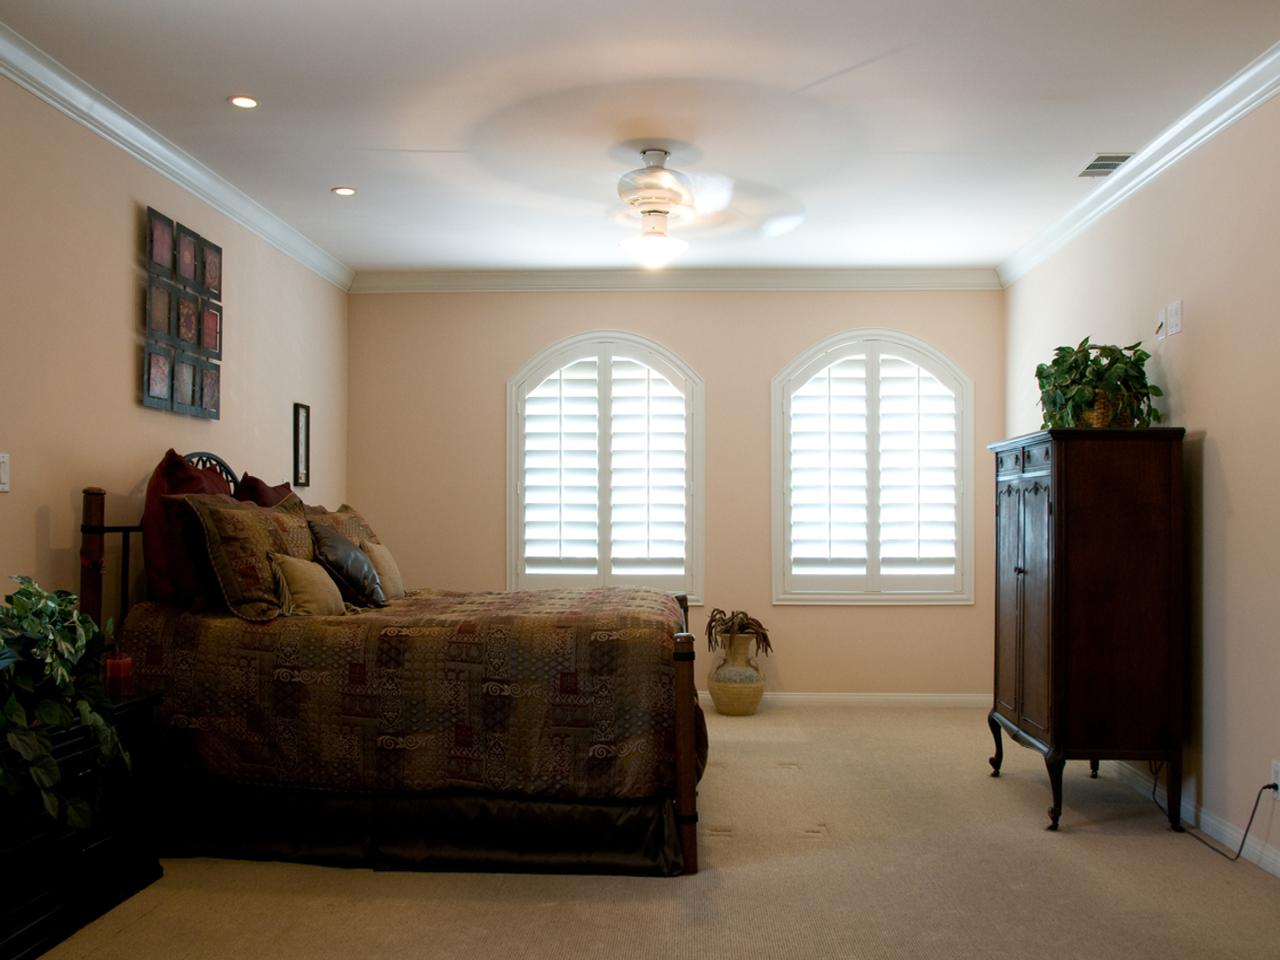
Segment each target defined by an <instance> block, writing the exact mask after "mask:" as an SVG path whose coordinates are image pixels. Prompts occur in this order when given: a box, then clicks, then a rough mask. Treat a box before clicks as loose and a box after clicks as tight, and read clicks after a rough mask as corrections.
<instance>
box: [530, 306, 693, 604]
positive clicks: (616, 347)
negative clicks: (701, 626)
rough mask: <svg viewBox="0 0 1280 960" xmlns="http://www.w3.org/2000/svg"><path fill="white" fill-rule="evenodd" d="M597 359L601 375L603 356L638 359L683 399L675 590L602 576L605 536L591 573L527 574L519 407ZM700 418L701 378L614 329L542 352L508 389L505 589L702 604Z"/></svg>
mask: <svg viewBox="0 0 1280 960" xmlns="http://www.w3.org/2000/svg"><path fill="white" fill-rule="evenodd" d="M591 356H598V357H599V358H600V360H601V363H602V366H601V368H600V369H606V368H607V364H606V363H605V358H606V357H613V356H623V357H628V358H631V359H634V360H637V361H639V362H641V363H643V364H645V365H646V366H648V367H650V368H652V369H653V370H656V371H657V372H658V373H660V374H661V375H662V376H664V377H666V378H667V380H669V381H670V382H671V383H672V384H673V385H674V386H675V387H676V389H678V390H679V391H680V392H681V393H682V394H683V395H684V398H685V418H686V419H685V427H686V434H685V436H686V450H685V471H686V472H685V477H686V487H685V489H686V502H685V530H686V540H685V573H684V576H683V578H682V579H681V581H680V582H678V583H676V582H673V581H672V580H670V579H668V578H665V577H656V578H652V579H651V578H648V577H643V576H633V577H625V576H621V575H614V574H612V573H611V572H609V569H608V567H609V563H608V560H609V558H608V556H607V551H608V548H607V544H608V543H609V532H608V531H607V530H606V529H601V530H600V531H599V536H600V543H601V547H602V550H601V552H602V554H606V555H602V556H601V557H599V558H598V559H599V566H598V570H597V572H596V573H595V574H559V575H556V574H552V575H547V574H526V573H525V572H524V570H523V566H524V564H523V562H522V561H523V558H524V523H523V518H524V489H523V483H524V480H523V469H522V468H523V464H524V400H525V398H526V396H527V395H528V394H529V393H530V391H532V390H533V389H535V388H536V387H537V386H539V385H540V384H541V383H542V382H543V381H544V380H545V379H546V378H547V377H548V376H550V375H551V374H552V373H554V372H556V371H557V370H560V369H562V368H563V367H565V366H567V365H569V364H571V363H573V362H575V361H577V360H582V359H585V358H587V357H591ZM606 393H607V391H602V396H601V401H600V404H601V405H600V408H599V410H600V412H599V417H600V423H601V429H600V435H599V436H600V443H601V447H602V449H604V448H605V447H607V445H608V441H609V433H608V431H607V430H606V429H605V428H604V426H603V425H604V424H605V423H607V422H608V412H609V409H610V407H609V399H608V398H607V396H605V395H604V394H606ZM704 423H705V414H704V385H703V380H702V378H701V377H700V376H699V375H698V374H697V373H696V372H695V371H694V370H693V368H691V367H690V366H689V365H688V364H687V363H685V362H684V361H683V360H682V359H680V357H678V356H677V355H676V354H674V353H673V352H671V351H670V350H668V349H667V348H666V347H664V346H662V345H661V344H660V343H657V342H656V341H654V340H650V339H648V338H646V337H641V336H638V335H636V334H632V333H625V332H622V331H616V330H606V331H592V332H589V333H583V334H579V335H577V336H572V337H568V338H566V339H564V340H560V341H558V342H556V343H553V344H552V345H551V346H549V347H547V348H546V349H545V350H543V351H542V352H541V353H539V354H538V355H537V356H535V357H534V358H533V359H531V360H530V361H529V362H528V363H526V364H525V365H524V366H523V367H521V368H520V370H519V371H517V372H516V374H515V375H514V376H513V377H512V378H511V379H510V380H509V381H508V382H507V589H508V590H528V589H537V588H539V587H563V586H582V587H589V586H615V585H617V586H621V585H629V586H653V587H654V588H655V589H663V590H668V589H669V590H672V591H673V592H679V593H684V594H686V595H687V596H688V598H689V603H691V604H695V605H697V604H701V603H702V576H703V556H704V532H703V531H704V525H705V520H704V513H705V510H704V505H705V483H704V476H705V459H706V453H705V439H704V438H705V428H704ZM599 482H600V493H599V495H600V497H601V499H602V500H606V501H607V499H608V495H609V479H608V471H607V469H606V468H605V465H604V462H602V464H601V470H600V481H599Z"/></svg>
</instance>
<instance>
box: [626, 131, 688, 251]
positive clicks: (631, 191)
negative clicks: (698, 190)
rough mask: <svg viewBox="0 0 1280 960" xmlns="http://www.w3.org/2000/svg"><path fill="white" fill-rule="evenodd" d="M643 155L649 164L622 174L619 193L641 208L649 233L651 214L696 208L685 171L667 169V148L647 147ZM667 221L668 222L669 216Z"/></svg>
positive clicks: (646, 230) (634, 205)
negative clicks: (681, 208)
mask: <svg viewBox="0 0 1280 960" xmlns="http://www.w3.org/2000/svg"><path fill="white" fill-rule="evenodd" d="M640 155H641V156H642V157H643V158H644V161H645V166H643V167H639V168H637V169H635V170H632V171H630V172H629V173H625V174H623V175H622V179H621V180H619V181H618V196H619V197H621V198H622V200H623V202H625V203H626V204H627V205H628V206H630V207H632V208H634V209H636V210H639V211H640V214H641V216H642V218H643V219H644V221H645V223H646V226H645V232H650V231H649V227H648V223H649V222H650V218H649V217H648V216H646V215H647V214H652V213H661V214H664V215H665V214H669V213H671V211H672V210H673V209H674V208H676V207H686V208H690V207H692V206H693V190H692V189H690V186H689V183H688V181H687V180H686V179H685V178H684V176H683V175H682V174H680V173H678V172H676V171H675V170H668V169H666V167H665V164H666V162H667V156H668V154H667V151H666V150H659V149H652V150H644V151H641V154H640ZM663 220H664V222H665V216H664V218H663Z"/></svg>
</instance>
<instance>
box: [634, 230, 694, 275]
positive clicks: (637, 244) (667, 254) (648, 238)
mask: <svg viewBox="0 0 1280 960" xmlns="http://www.w3.org/2000/svg"><path fill="white" fill-rule="evenodd" d="M619 246H621V247H622V249H623V250H625V251H627V253H628V254H630V255H631V256H632V257H634V258H635V259H636V261H637V262H638V263H639V264H640V266H642V267H644V268H645V269H646V270H661V269H662V268H663V267H665V266H666V265H667V264H669V263H670V262H671V261H672V260H674V259H675V258H676V257H678V256H680V254H682V253H684V252H685V251H686V250H687V249H689V244H688V243H686V242H685V241H683V240H681V239H680V238H679V237H668V236H667V235H666V234H662V233H643V234H641V235H640V236H638V237H627V238H626V239H624V240H620V241H619Z"/></svg>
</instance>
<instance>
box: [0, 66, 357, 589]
mask: <svg viewBox="0 0 1280 960" xmlns="http://www.w3.org/2000/svg"><path fill="white" fill-rule="evenodd" d="M0 183H2V184H4V200H3V204H2V205H0V451H5V452H8V453H9V454H10V455H11V456H12V471H13V474H12V475H13V484H12V492H11V493H0V575H4V576H8V575H9V574H13V573H27V574H31V575H34V576H35V577H37V578H38V579H39V580H41V581H42V582H43V583H45V585H47V586H54V585H56V586H60V587H68V588H72V589H74V588H75V586H76V585H77V583H78V572H77V571H78V564H77V559H76V557H77V551H78V549H79V532H78V528H79V522H80V489H81V488H82V487H84V486H87V485H97V486H101V487H104V488H105V489H106V490H107V492H108V500H107V520H108V522H109V523H132V522H134V521H135V520H136V519H137V517H138V516H139V514H140V513H141V508H142V500H141V497H142V493H143V489H144V487H145V484H146V480H147V477H148V476H149V474H150V472H151V469H152V468H153V467H154V466H155V464H156V463H157V462H158V461H159V460H160V457H161V456H162V455H163V454H164V451H165V449H166V448H168V447H170V446H173V447H176V448H177V449H178V450H179V451H180V452H186V451H188V450H212V451H214V452H216V453H219V454H221V455H222V456H223V457H225V458H226V459H227V460H228V461H229V462H230V463H231V465H232V466H233V467H235V468H236V469H238V470H241V471H243V470H246V469H247V470H249V471H250V472H253V473H257V474H259V475H260V476H262V477H264V478H266V479H268V480H270V481H272V482H278V481H281V480H284V479H287V478H288V476H289V474H290V472H291V470H292V457H293V454H292V424H291V415H292V414H291V411H292V404H293V402H294V401H295V400H297V401H302V402H305V403H310V404H311V415H312V419H313V426H312V446H313V452H312V463H311V466H312V473H313V475H314V478H315V479H314V485H313V486H312V487H311V488H310V492H309V493H308V496H307V499H309V500H312V501H314V502H322V503H324V502H330V501H339V500H341V499H342V498H343V497H344V495H345V493H346V435H347V396H346V393H347V389H346V382H347V372H346V365H347V358H346V339H347V337H346V307H347V297H346V294H345V293H343V292H342V291H341V290H338V289H337V288H336V287H334V286H332V285H331V284H329V283H327V282H325V281H324V280H322V279H320V278H319V277H318V276H316V275H315V274H314V273H312V272H311V271H309V270H307V269H306V268H304V267H302V266H300V265H299V264H298V263H297V262H296V261H294V260H292V259H290V258H289V257H287V256H285V255H284V254H282V253H280V252H279V251H277V250H276V249H275V248H273V247H271V246H269V245H268V244H266V243H265V242H264V241H262V240H260V239H258V238H257V237H256V236H254V235H252V234H250V233H249V232H248V231H246V230H245V229H244V228H242V227H240V226H238V225H236V224H235V223H233V222H231V221H230V220H228V219H227V218H226V217H224V216H222V215H220V214H218V213H216V212H214V211H213V210H212V209H211V208H209V207H208V206H206V205H205V204H203V203H202V202H200V201H199V200H197V199H196V198H195V197H194V196H192V195H191V194H190V193H188V192H186V191H185V190H183V189H181V188H180V187H178V186H176V185H175V184H173V183H172V182H170V181H169V180H167V179H165V178H164V177H162V176H160V175H159V174H158V173H156V172H154V171H153V170H151V169H149V168H148V167H146V166H144V165H143V164H141V163H139V162H138V161H136V160H134V159H133V158H131V157H130V156H128V155H127V154H126V153H124V151H122V150H120V149H118V148H117V147H114V146H112V145H111V144H110V143H108V142H107V141H106V140H104V139H102V138H101V137H99V136H97V135H96V134H94V133H91V132H90V131H89V130H87V129H86V128H84V127H82V126H80V125H79V124H78V123H75V122H74V121H72V120H70V119H68V118H66V117H65V116H63V115H62V114H61V113H59V112H57V111H56V110H54V109H53V108H51V107H49V106H47V105H45V104H44V103H42V102H41V101H39V100H37V99H36V98H35V97H33V96H31V95H30V94H28V93H27V92H26V91H24V90H22V89H20V88H19V87H17V86H16V85H15V84H13V83H11V82H10V81H8V80H4V79H0ZM148 204H150V205H151V206H153V207H156V208H157V209H159V210H161V211H163V212H164V213H166V214H168V215H169V216H172V217H174V218H176V219H178V220H180V221H182V222H183V223H186V224H188V225H189V226H191V227H192V228H193V229H194V230H195V231H196V232H198V233H200V234H202V235H204V236H207V237H209V238H210V239H211V240H213V241H215V242H217V243H219V244H221V246H222V248H223V256H224V265H225V270H224V275H225V280H226V301H225V304H224V307H225V316H226V321H225V327H226V345H225V353H224V359H223V367H222V371H223V372H222V419H221V420H220V421H217V422H212V421H202V420H196V419H194V418H191V417H184V416H178V415H176V414H173V413H166V412H163V411H157V410H150V409H145V408H143V407H142V406H141V404H140V403H139V400H138V396H139V392H140V391H139V382H140V380H141V372H140V371H141V359H140V351H139V342H140V334H139V331H140V330H141V326H142V314H143V298H144V288H143V274H142V271H141V269H140V266H139V264H140V262H141V258H142V249H143V242H144V229H143V222H144V218H145V210H146V207H147V205H148ZM6 582H7V581H6ZM0 586H3V584H2V583H0ZM3 592H8V591H7V590H5V591H3Z"/></svg>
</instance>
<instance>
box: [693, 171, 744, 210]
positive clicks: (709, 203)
mask: <svg viewBox="0 0 1280 960" xmlns="http://www.w3.org/2000/svg"><path fill="white" fill-rule="evenodd" d="M685 179H687V180H688V181H689V188H690V190H691V191H692V193H693V209H694V211H695V212H696V213H697V215H698V216H700V217H701V216H707V215H708V214H712V213H719V212H720V211H721V210H724V209H725V208H727V207H728V206H729V204H731V203H732V202H733V178H732V177H727V176H725V175H724V174H723V173H692V172H686V173H685Z"/></svg>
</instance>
